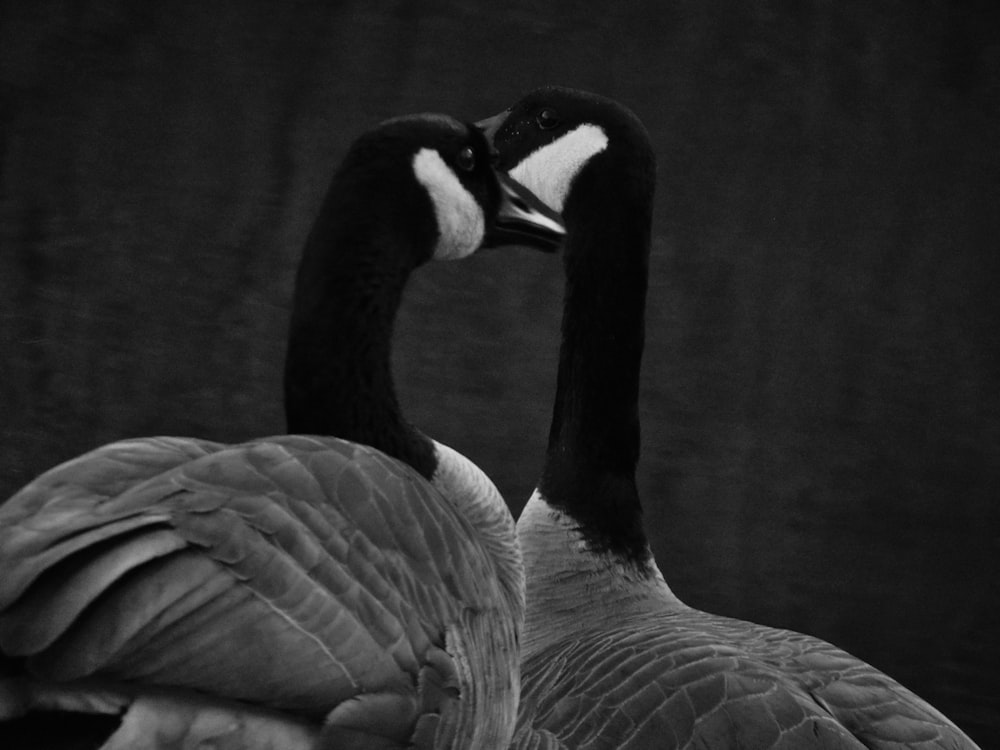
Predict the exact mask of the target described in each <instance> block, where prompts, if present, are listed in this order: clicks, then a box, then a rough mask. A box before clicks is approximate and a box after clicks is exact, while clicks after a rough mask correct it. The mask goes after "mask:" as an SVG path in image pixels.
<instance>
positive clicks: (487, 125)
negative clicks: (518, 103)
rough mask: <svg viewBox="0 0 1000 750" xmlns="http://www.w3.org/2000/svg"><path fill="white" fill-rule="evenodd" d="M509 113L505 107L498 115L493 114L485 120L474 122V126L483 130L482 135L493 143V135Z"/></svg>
mask: <svg viewBox="0 0 1000 750" xmlns="http://www.w3.org/2000/svg"><path fill="white" fill-rule="evenodd" d="M509 114H510V110H509V109H505V110H504V111H503V112H501V113H500V114H498V115H493V117H487V118H486V119H485V120H480V121H479V122H477V123H476V127H477V128H479V129H480V130H482V131H483V135H485V136H486V140H488V141H489V142H490V145H491V146H492V145H493V137H494V136H495V135H496V134H497V131H498V130H499V129H500V126H501V125H503V124H504V122H505V121H506V120H507V115H509Z"/></svg>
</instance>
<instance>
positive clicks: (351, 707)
mask: <svg viewBox="0 0 1000 750" xmlns="http://www.w3.org/2000/svg"><path fill="white" fill-rule="evenodd" d="M0 568H2V569H3V570H4V575H3V576H2V579H0V652H2V653H3V655H4V656H5V657H6V658H7V659H8V660H9V663H13V661H12V660H16V662H17V664H19V665H23V673H24V674H23V675H20V676H19V677H18V679H19V680H20V682H16V684H15V683H14V682H11V681H9V680H8V681H7V685H8V687H7V691H6V692H7V693H10V692H11V690H13V691H14V693H15V694H17V690H20V691H21V694H20V695H19V697H18V699H17V700H19V701H21V702H22V703H24V702H25V701H29V702H30V700H29V697H26V696H25V695H24V691H26V690H27V691H29V692H31V691H34V693H33V694H36V693H37V694H40V693H44V692H45V690H49V691H50V692H51V690H52V687H51V686H52V685H53V684H57V685H63V686H64V685H65V684H67V683H69V682H75V683H77V684H90V683H92V682H94V681H101V682H102V683H104V682H107V681H112V682H113V683H114V684H115V685H123V684H128V685H140V686H156V687H157V688H160V687H163V686H167V687H169V688H172V689H173V688H180V689H187V690H196V691H199V693H202V694H206V695H209V696H214V697H221V698H224V699H226V700H232V699H238V700H240V701H244V702H247V703H249V704H252V705H254V706H262V707H265V708H268V709H281V710H283V711H288V712H292V713H294V714H295V715H296V716H300V717H302V716H304V717H308V718H310V719H313V720H315V721H317V722H318V721H320V720H321V719H322V718H323V717H324V716H326V715H327V714H328V713H330V712H331V711H332V712H333V713H332V714H331V716H330V717H329V721H330V724H331V726H332V727H333V728H332V729H331V730H330V731H331V732H334V733H335V732H336V731H338V729H337V727H340V726H343V727H346V729H344V732H345V733H346V734H345V736H348V735H349V736H352V737H353V736H357V735H363V734H365V733H366V732H369V731H374V732H378V733H381V734H383V735H385V736H386V737H387V738H390V739H392V740H393V741H398V742H408V741H410V740H411V739H412V738H413V736H414V733H417V734H418V735H419V736H421V737H424V738H425V740H422V741H426V742H431V741H433V739H426V738H428V737H430V738H433V736H434V735H435V732H436V727H437V725H438V723H439V720H440V717H441V715H445V716H447V715H449V712H451V713H454V712H455V711H457V710H458V708H460V707H461V697H462V696H461V695H460V693H461V690H460V688H462V687H464V685H462V679H463V674H462V670H460V669H458V667H457V666H456V664H455V661H454V659H453V658H452V657H451V655H450V654H449V652H448V649H449V648H452V649H454V648H455V647H456V644H458V646H461V643H462V639H463V631H462V630H461V628H459V627H457V626H456V623H460V622H462V620H463V617H464V618H466V619H468V618H469V617H470V615H469V614H468V613H469V612H472V613H487V614H486V615H484V617H485V620H486V625H485V626H484V627H486V628H487V630H489V629H491V628H492V629H494V630H496V631H498V632H499V636H497V637H499V638H501V639H502V638H507V639H513V637H514V636H513V624H511V623H506V622H504V620H503V613H502V612H497V611H496V608H497V606H498V603H499V602H501V601H503V600H502V597H501V595H500V592H499V591H498V590H497V587H496V586H495V585H491V584H492V583H493V582H495V575H494V571H493V569H492V567H491V561H490V560H489V559H488V557H487V556H485V554H484V553H483V551H482V549H481V548H480V547H479V546H478V545H477V544H476V541H475V539H474V538H471V530H470V529H469V528H468V525H467V524H466V523H464V521H463V519H462V518H461V516H459V515H458V514H457V513H456V512H455V511H454V509H452V508H450V506H448V504H447V503H443V502H442V499H441V497H440V495H438V494H437V493H436V491H434V490H433V488H431V487H430V485H429V484H427V483H426V482H425V481H424V480H423V479H422V478H421V477H420V476H419V475H417V474H416V473H415V472H413V471H411V470H410V469H409V468H408V467H406V466H404V465H402V464H400V463H399V462H396V461H393V460H391V459H389V458H387V457H386V456H384V455H383V454H380V453H378V452H377V451H374V450H371V449H368V448H365V447H363V446H358V445H354V444H351V443H346V442H344V441H339V440H335V439H317V438H306V437H298V436H282V437H278V438H271V439H266V440H259V441H254V442H252V443H247V444H244V445H239V446H233V447H224V446H220V445H217V444H211V443H207V442H203V441H184V440H181V439H151V440H148V441H129V442H126V443H119V444H113V445H110V446H105V447H104V448H101V449H99V450H98V451H95V452H93V453H91V454H88V455H86V456H83V457H81V458H79V459H76V460H75V461H73V462H70V463H69V464H66V465H63V466H61V467H57V468H56V469H54V470H53V471H52V472H49V473H47V474H45V475H43V476H42V477H40V478H39V479H38V480H37V481H36V482H33V483H32V484H31V485H29V486H28V487H26V488H25V489H24V490H22V492H20V493H18V495H15V496H14V497H13V498H11V500H9V501H8V502H7V503H6V504H5V505H4V506H3V507H2V508H0ZM508 630H510V632H509V633H508V632H507V631H508ZM449 634H451V635H450V636H449ZM449 641H450V642H449ZM6 671H10V670H9V668H8V669H7V670H6ZM29 677H30V679H31V680H32V681H33V682H31V685H32V686H33V687H30V688H29V687H25V685H27V684H28V683H27V682H26V680H28V678H29ZM81 681H82V683H81ZM88 681H89V682H88ZM10 685H15V687H14V688H11V687H9V686H10ZM39 685H42V686H43V687H42V688H39V687H38V686H39ZM39 691H40V692H39ZM64 692H65V691H64ZM467 692H470V693H471V692H472V690H471V688H470V689H469V690H467ZM3 694H4V691H0V696H2V695H3ZM357 696H364V698H363V699H359V698H358V697H357ZM3 700H4V698H3V697H0V702H2V701H3ZM12 710H13V709H10V708H9V707H8V711H7V712H8V713H10V712H11V711H12ZM153 713H154V714H155V712H153ZM3 714H4V709H3V707H2V706H0V716H3ZM445 724H447V722H445ZM383 741H384V740H383ZM347 742H348V740H345V743H347ZM350 742H355V743H356V744H357V746H364V744H363V743H362V742H361V740H358V739H356V738H355V739H354V740H350ZM345 746H352V745H350V744H346V745H345Z"/></svg>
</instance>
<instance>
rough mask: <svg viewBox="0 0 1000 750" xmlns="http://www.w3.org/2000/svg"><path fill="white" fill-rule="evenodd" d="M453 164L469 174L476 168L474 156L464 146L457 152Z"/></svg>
mask: <svg viewBox="0 0 1000 750" xmlns="http://www.w3.org/2000/svg"><path fill="white" fill-rule="evenodd" d="M455 163H456V164H457V165H458V168H459V169H461V170H464V171H466V172H471V171H472V170H473V169H475V167H476V155H475V154H473V153H472V149H471V148H469V147H468V146H466V147H465V148H463V149H462V150H461V151H459V152H458V156H456V157H455Z"/></svg>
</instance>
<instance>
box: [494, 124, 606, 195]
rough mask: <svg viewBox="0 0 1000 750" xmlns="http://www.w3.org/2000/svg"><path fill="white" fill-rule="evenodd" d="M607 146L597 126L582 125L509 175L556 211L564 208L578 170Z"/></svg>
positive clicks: (522, 163) (528, 159)
mask: <svg viewBox="0 0 1000 750" xmlns="http://www.w3.org/2000/svg"><path fill="white" fill-rule="evenodd" d="M607 147H608V136H607V135H606V134H605V132H604V130H603V129H602V128H600V127H598V126H597V125H580V126H579V127H577V128H575V129H573V130H571V131H569V132H568V133H567V134H566V135H564V136H563V137H562V138H559V139H558V140H555V141H552V143H549V144H546V145H545V146H542V147H541V148H540V149H538V150H537V151H535V152H533V153H531V154H529V155H528V157H527V158H526V159H525V160H524V161H522V162H521V163H520V164H518V165H517V166H516V167H514V168H513V169H512V170H510V176H511V177H513V178H514V179H515V180H517V181H518V182H520V183H521V184H522V185H524V186H525V187H526V188H528V190H530V191H531V192H533V193H534V194H535V195H537V196H538V197H539V198H540V199H541V200H542V202H544V203H545V205H547V206H548V207H549V208H551V209H553V210H554V211H562V210H563V204H564V203H565V202H566V196H567V195H568V194H569V186H570V184H571V183H572V182H573V178H574V177H576V175H577V172H579V171H580V169H581V168H582V167H583V165H584V164H586V163H587V161H588V160H589V159H590V158H591V157H593V156H594V155H595V154H599V153H600V152H601V151H603V150H604V149H606V148H607Z"/></svg>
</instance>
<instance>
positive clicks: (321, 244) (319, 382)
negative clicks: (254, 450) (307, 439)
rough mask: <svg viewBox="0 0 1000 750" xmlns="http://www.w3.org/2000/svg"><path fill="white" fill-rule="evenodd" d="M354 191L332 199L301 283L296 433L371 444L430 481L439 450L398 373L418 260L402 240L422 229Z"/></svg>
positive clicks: (293, 335)
mask: <svg viewBox="0 0 1000 750" xmlns="http://www.w3.org/2000/svg"><path fill="white" fill-rule="evenodd" d="M345 192H347V191H341V192H340V193H335V192H331V194H330V195H328V196H327V200H326V202H325V204H324V207H323V211H322V213H321V215H320V219H319V220H318V221H317V223H316V224H315V226H314V227H313V231H312V233H311V235H310V237H309V240H308V241H307V243H306V248H305V252H304V255H303V260H302V264H301V266H300V268H299V273H298V277H297V280H296V289H295V303H294V309H293V311H292V320H291V327H290V331H289V342H288V353H287V357H286V361H285V412H286V415H287V420H288V431H289V432H290V433H293V434H313V435H329V436H334V437H339V438H343V439H345V440H350V441H353V442H357V443H364V444H366V445H370V446H373V447H375V448H378V449H379V450H381V451H384V452H385V453H388V454H389V455H391V456H393V457H395V458H398V459H400V460H401V461H405V462H406V463H408V464H410V465H411V466H412V467H414V468H415V469H416V470H417V471H419V472H420V473H421V474H423V475H424V476H425V477H427V478H430V477H431V475H432V474H433V473H434V469H435V467H436V460H435V458H434V450H433V446H432V444H431V441H430V440H429V439H428V438H427V437H426V436H425V435H423V434H422V433H421V432H420V431H419V430H417V429H416V428H415V427H413V425H411V424H409V423H408V422H407V421H406V420H405V419H404V418H403V415H402V414H401V412H400V409H399V402H398V400H397V398H396V390H395V386H394V383H393V377H392V349H391V341H392V332H393V325H394V322H395V318H396V312H397V310H398V309H399V305H400V303H401V301H402V294H403V288H404V287H405V285H406V282H407V279H408V278H409V275H410V272H411V271H412V270H413V268H414V266H415V265H416V263H415V262H414V261H413V260H412V254H411V253H408V252H404V251H403V250H405V248H401V247H400V244H399V243H401V242H413V241H414V236H413V235H414V234H415V235H416V236H420V232H416V233H414V232H413V231H412V227H408V228H409V229H410V236H407V235H406V234H405V233H404V232H402V231H399V230H402V229H403V227H400V228H399V230H397V229H395V228H394V227H393V225H394V224H396V223H398V222H397V219H396V217H395V216H394V215H393V212H388V213H384V214H383V215H372V214H371V207H370V206H363V205H357V204H356V201H355V200H353V199H352V198H351V196H350V195H349V194H345ZM359 193H361V194H363V191H359ZM431 232H432V233H433V227H431ZM429 241H430V240H429Z"/></svg>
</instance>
